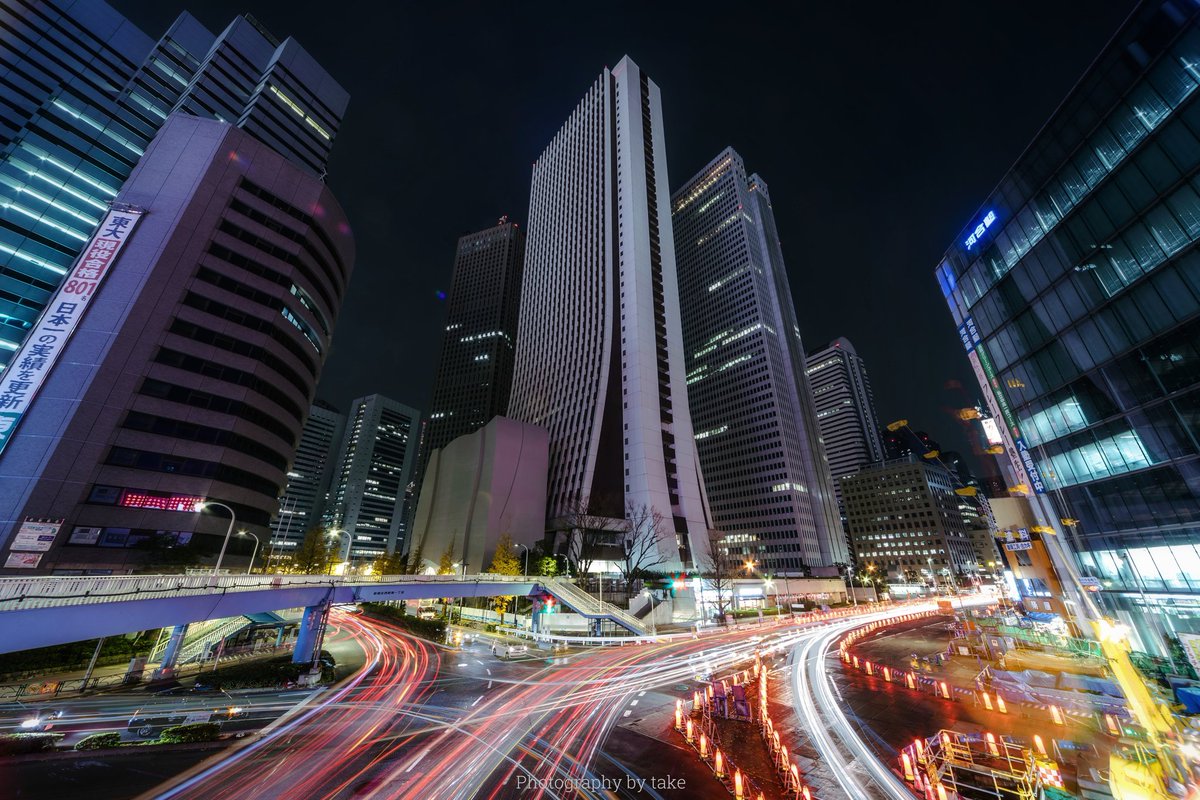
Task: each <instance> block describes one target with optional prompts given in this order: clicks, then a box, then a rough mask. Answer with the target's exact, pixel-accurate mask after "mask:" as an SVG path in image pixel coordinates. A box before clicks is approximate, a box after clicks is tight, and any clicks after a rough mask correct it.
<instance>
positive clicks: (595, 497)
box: [509, 57, 709, 569]
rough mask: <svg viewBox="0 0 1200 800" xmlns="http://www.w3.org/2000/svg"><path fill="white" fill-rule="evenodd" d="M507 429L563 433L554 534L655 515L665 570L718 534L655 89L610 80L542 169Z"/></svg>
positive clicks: (605, 78) (606, 76) (553, 492)
mask: <svg viewBox="0 0 1200 800" xmlns="http://www.w3.org/2000/svg"><path fill="white" fill-rule="evenodd" d="M518 331H519V333H518V337H517V358H516V366H515V370H514V376H513V391H512V397H511V399H510V402H509V416H512V417H515V418H517V419H520V420H522V421H525V422H530V423H533V424H536V425H540V426H543V427H545V428H547V429H548V430H549V431H550V470H549V472H550V478H549V487H548V511H547V515H548V518H549V519H548V522H549V524H550V525H551V526H552V527H554V526H559V525H560V524H561V521H562V520H563V519H564V518H568V517H574V518H575V519H578V517H579V516H580V515H579V513H578V512H579V511H580V509H582V508H586V510H587V512H588V515H589V516H595V517H608V518H614V519H615V518H621V517H623V516H624V515H625V514H626V512H627V510H628V509H630V508H634V509H637V508H641V507H648V508H653V509H656V510H657V511H658V512H659V513H661V514H662V515H663V517H664V524H663V526H662V529H661V530H660V532H659V552H660V554H661V556H662V557H663V558H664V559H665V561H664V563H663V564H662V565H660V567H659V568H661V569H670V568H672V567H678V566H681V565H683V564H685V563H690V562H691V560H692V558H693V554H698V553H702V552H703V550H704V548H705V546H706V545H705V544H704V541H705V537H706V536H707V530H708V527H709V521H708V514H707V509H706V504H705V501H704V498H703V488H702V482H701V479H700V472H699V467H698V464H697V460H696V452H695V443H694V439H693V432H692V423H691V415H690V413H689V410H688V401H687V388H686V384H685V382H684V379H685V374H684V361H683V338H682V333H681V330H680V321H679V288H678V282H677V279H676V274H675V246H674V238H673V236H672V233H671V205H670V191H669V189H668V182H667V160H666V146H665V142H664V135H663V124H662V104H661V100H660V96H659V90H658V87H657V86H656V85H655V84H654V83H652V82H651V81H650V80H649V79H648V78H647V77H646V75H645V74H644V73H643V72H642V71H641V70H640V69H639V68H638V66H637V64H635V63H634V62H633V61H632V60H631V59H630V58H628V57H625V58H623V59H621V61H620V63H618V64H617V66H616V67H615V68H613V69H612V70H609V69H605V70H604V72H603V74H601V76H600V77H599V78H598V79H597V80H596V82H595V83H594V84H593V85H592V87H591V89H590V90H589V91H588V93H587V94H586V95H585V96H584V98H583V100H582V101H581V102H580V103H579V105H578V107H576V109H575V111H574V112H573V113H572V114H571V116H570V118H569V119H568V120H567V122H566V123H565V124H564V125H563V127H562V129H561V130H560V131H559V132H558V134H557V135H556V136H555V137H554V139H553V140H552V141H551V142H550V144H549V146H547V147H546V150H545V151H544V152H543V153H542V155H541V156H540V157H539V158H538V160H537V162H536V163H535V164H534V167H533V182H532V186H531V189H530V193H529V228H528V235H527V238H526V247H525V275H524V281H523V286H522V291H521V319H520V326H519V329H518Z"/></svg>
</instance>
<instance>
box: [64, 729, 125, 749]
mask: <svg viewBox="0 0 1200 800" xmlns="http://www.w3.org/2000/svg"><path fill="white" fill-rule="evenodd" d="M120 746H121V734H119V733H93V734H92V735H91V736H85V737H83V738H82V739H80V740H79V741H78V742H77V743H76V744H75V749H76V750H105V749H107V748H109V747H120Z"/></svg>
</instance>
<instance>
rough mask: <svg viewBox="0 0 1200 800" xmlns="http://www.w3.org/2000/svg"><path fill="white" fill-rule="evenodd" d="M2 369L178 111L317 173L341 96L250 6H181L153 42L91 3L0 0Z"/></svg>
mask: <svg viewBox="0 0 1200 800" xmlns="http://www.w3.org/2000/svg"><path fill="white" fill-rule="evenodd" d="M0 11H2V12H3V14H4V18H5V20H6V21H7V24H8V25H9V26H10V27H9V29H8V33H7V34H6V35H5V37H4V38H3V41H0V52H2V53H3V62H4V64H5V70H6V73H5V74H6V76H7V80H6V81H5V82H4V83H3V84H0V194H2V196H3V197H4V202H3V203H0V256H2V257H3V266H0V367H3V366H4V365H6V364H7V362H8V360H9V358H11V356H12V354H13V353H14V352H15V351H16V350H17V348H18V347H19V346H20V345H21V342H22V341H23V340H24V339H25V336H26V334H27V333H28V331H29V330H30V329H31V328H32V326H33V324H34V322H35V321H36V319H37V317H38V315H39V314H40V313H41V311H42V310H43V309H44V308H45V305H46V303H47V302H48V300H49V298H50V296H51V295H52V294H53V293H54V291H55V290H56V289H57V288H58V286H59V285H60V284H61V283H62V281H63V277H64V276H65V275H66V273H67V270H68V269H69V268H70V266H71V264H72V262H73V261H74V259H75V258H76V257H77V256H78V255H79V254H80V252H81V250H82V249H83V246H84V244H85V243H86V242H87V241H88V239H89V237H90V235H91V232H92V230H93V229H94V228H95V227H96V226H97V225H98V224H99V223H100V220H101V217H102V216H103V215H104V213H105V211H106V209H107V204H108V203H109V201H111V200H112V199H113V198H115V197H116V196H117V193H118V191H119V190H120V188H121V185H122V183H123V182H124V181H125V179H126V178H128V177H129V175H130V173H131V172H132V171H133V169H134V167H135V166H136V165H137V164H138V162H139V160H140V159H141V158H142V156H143V154H144V153H145V150H146V148H147V147H148V146H149V143H150V140H151V139H153V138H154V135H155V133H156V132H157V131H158V130H159V128H161V127H162V125H163V124H164V122H165V121H166V119H167V117H168V116H169V115H170V114H171V113H172V112H175V111H181V112H183V113H186V114H192V115H196V116H200V117H204V118H207V119H217V120H220V121H222V122H228V123H229V124H231V125H234V126H236V127H239V128H241V129H243V130H245V131H246V132H247V133H249V134H250V135H252V136H253V137H255V138H256V139H258V140H259V141H262V142H264V143H265V144H267V145H268V146H269V147H270V148H271V149H272V150H274V151H275V152H277V153H280V154H282V155H283V156H284V157H286V158H287V159H288V160H289V161H290V162H291V163H292V164H294V165H296V166H298V167H300V168H301V169H302V170H303V171H305V172H306V173H309V174H311V175H319V174H321V173H322V172H323V171H324V167H325V161H326V158H327V157H328V155H329V151H330V148H331V147H332V144H333V139H334V137H335V136H336V134H337V131H338V128H339V127H340V121H341V117H342V114H343V113H344V112H345V109H346V105H347V102H348V99H349V96H348V95H347V94H346V92H345V91H344V90H343V89H342V88H341V87H340V86H338V84H337V83H336V82H335V81H334V80H333V79H332V78H331V77H330V76H329V74H328V73H326V72H325V71H324V70H323V69H322V68H321V67H320V65H318V64H317V63H316V62H315V61H314V60H313V59H312V57H311V56H309V55H308V53H306V52H305V51H304V49H303V48H301V47H300V45H299V44H297V43H296V42H295V41H294V40H293V39H290V38H289V39H287V40H285V41H283V42H279V41H277V40H275V39H274V38H273V37H272V36H271V35H270V34H269V33H267V32H266V31H265V30H263V29H262V27H261V26H259V25H258V23H257V22H255V21H254V20H253V19H252V18H250V17H238V18H236V19H235V20H234V21H233V22H232V23H231V24H230V25H229V27H228V28H226V29H225V30H224V31H223V32H222V33H221V34H220V35H214V34H212V33H211V32H209V31H208V30H207V29H206V28H205V27H204V26H203V25H201V24H200V23H199V22H198V21H197V20H196V19H195V18H194V17H192V16H191V15H190V14H187V13H184V14H182V15H180V17H179V18H178V19H177V20H176V21H175V23H174V24H173V25H172V26H171V28H170V29H169V30H168V31H167V32H166V33H165V34H164V35H163V36H162V38H160V39H158V40H157V41H155V40H154V39H153V38H151V37H150V36H147V35H146V34H145V33H143V32H141V31H140V30H138V29H137V28H136V27H135V26H133V25H132V24H130V23H129V21H128V20H126V19H125V18H124V17H123V16H122V15H121V14H119V13H118V12H117V11H115V10H113V9H112V8H111V7H110V6H108V5H107V4H106V3H104V2H102V1H101V0H0Z"/></svg>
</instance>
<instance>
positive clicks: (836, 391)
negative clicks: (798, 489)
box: [805, 337, 884, 516]
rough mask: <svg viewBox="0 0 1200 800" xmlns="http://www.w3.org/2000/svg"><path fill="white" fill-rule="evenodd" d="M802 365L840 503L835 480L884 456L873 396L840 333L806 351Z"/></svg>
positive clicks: (853, 352) (861, 367) (864, 372)
mask: <svg viewBox="0 0 1200 800" xmlns="http://www.w3.org/2000/svg"><path fill="white" fill-rule="evenodd" d="M805 371H806V372H807V374H808V382H809V385H810V386H811V387H812V396H813V404H814V406H815V407H816V412H817V427H818V428H819V429H820V431H821V442H822V444H824V445H825V455H826V456H827V457H828V459H829V471H830V473H831V474H832V475H833V480H834V491H835V492H836V493H837V498H838V505H839V507H840V506H841V503H842V497H841V487H840V485H839V484H838V483H837V482H838V480H839V479H841V478H844V477H845V476H847V475H850V474H852V473H854V472H855V471H856V470H857V469H858V468H859V467H861V466H863V465H864V464H870V463H871V462H873V461H882V460H883V459H884V452H883V440H882V439H881V438H880V435H879V418H878V417H877V416H876V415H875V396H874V395H873V394H872V392H871V381H870V379H869V378H868V377H867V368H866V365H864V364H863V360H862V358H861V357H860V356H859V355H858V352H857V351H856V350H855V349H854V345H852V344H851V343H850V340H849V339H846V338H845V337H839V338H837V339H834V340H833V341H832V342H830V343H829V344H828V345H826V346H825V347H822V348H820V349H818V350H814V351H812V352H811V353H809V354H808V358H807V359H806V370H805ZM843 516H844V515H843Z"/></svg>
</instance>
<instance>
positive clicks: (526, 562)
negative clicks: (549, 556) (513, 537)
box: [517, 544, 529, 578]
mask: <svg viewBox="0 0 1200 800" xmlns="http://www.w3.org/2000/svg"><path fill="white" fill-rule="evenodd" d="M517 547H523V548H525V572H524V573H522V575H521V577H522V578H528V577H529V547H528V545H523V544H518V545H517Z"/></svg>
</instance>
